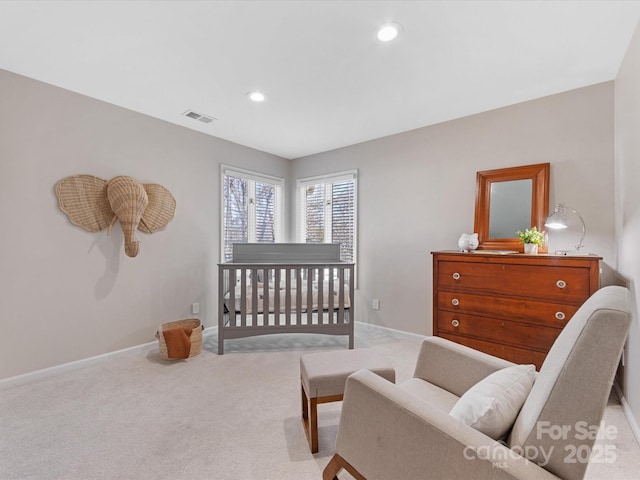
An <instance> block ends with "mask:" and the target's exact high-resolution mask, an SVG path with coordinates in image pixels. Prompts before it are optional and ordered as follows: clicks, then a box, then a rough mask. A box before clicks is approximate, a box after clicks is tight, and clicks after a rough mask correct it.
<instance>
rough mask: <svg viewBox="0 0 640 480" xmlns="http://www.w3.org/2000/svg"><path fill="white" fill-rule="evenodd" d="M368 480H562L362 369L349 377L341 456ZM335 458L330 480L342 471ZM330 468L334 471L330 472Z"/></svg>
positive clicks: (328, 475)
mask: <svg viewBox="0 0 640 480" xmlns="http://www.w3.org/2000/svg"><path fill="white" fill-rule="evenodd" d="M335 458H337V459H338V461H342V460H344V461H345V462H346V463H347V465H341V466H344V467H345V468H348V469H349V468H352V469H355V470H357V471H358V473H360V474H361V475H363V476H364V477H365V478H366V479H368V480H376V479H389V478H402V479H418V478H419V479H421V480H422V479H424V480H429V479H434V480H435V479H437V480H441V479H443V478H473V479H477V480H482V479H491V480H503V479H525V480H534V479H535V480H558V477H556V476H554V475H552V474H551V473H549V472H548V471H546V470H544V469H543V468H541V467H540V466H538V465H537V464H535V463H533V462H530V461H528V460H526V459H525V458H523V457H521V456H519V455H517V454H516V453H515V452H514V451H512V450H510V449H508V448H507V447H505V446H504V445H502V444H500V443H498V442H496V441H494V440H492V439H491V438H489V437H487V436H486V435H484V434H482V433H480V432H478V431H476V430H474V429H472V428H471V427H469V426H467V425H465V424H464V423H462V422H460V421H459V420H457V419H455V418H453V417H451V416H449V414H448V413H447V412H444V411H442V410H440V409H438V408H436V407H433V406H431V405H430V404H429V403H427V402H425V401H422V400H420V399H419V398H417V397H414V396H413V395H410V394H407V393H406V392H404V391H403V390H402V389H401V388H398V387H397V386H396V385H394V384H392V383H390V382H388V381H386V380H384V379H383V378H381V377H379V376H378V375H375V374H373V373H371V372H370V371H368V370H360V371H358V372H356V373H354V374H353V375H351V376H350V377H349V378H348V379H347V384H346V390H345V395H344V403H343V406H342V414H341V418H340V427H339V430H338V438H337V440H336V455H335V456H334V459H335ZM341 466H340V465H339V466H338V467H339V468H335V467H336V464H335V463H334V460H332V461H331V462H330V463H329V465H328V466H327V468H326V469H325V478H332V477H333V475H336V474H337V472H338V471H339V470H340V469H341V468H340V467H341ZM328 470H331V471H328Z"/></svg>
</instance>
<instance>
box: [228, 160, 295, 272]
mask: <svg viewBox="0 0 640 480" xmlns="http://www.w3.org/2000/svg"><path fill="white" fill-rule="evenodd" d="M283 185H284V180H282V179H281V178H276V177H269V176H266V175H261V174H257V173H254V172H248V171H245V170H239V169H234V168H230V167H225V166H223V167H222V228H221V231H222V240H221V242H220V243H221V245H222V261H223V262H227V261H229V260H231V259H232V256H233V244H234V243H247V242H251V243H275V242H281V241H282V230H283V225H282V223H283V218H284V213H283V210H282V197H283V188H284V187H283Z"/></svg>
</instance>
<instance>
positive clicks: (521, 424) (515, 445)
mask: <svg viewBox="0 0 640 480" xmlns="http://www.w3.org/2000/svg"><path fill="white" fill-rule="evenodd" d="M629 325H630V312H629V292H628V290H627V289H625V288H623V287H613V286H612V287H605V288H602V289H600V290H598V291H597V292H596V293H595V294H593V295H592V296H591V297H590V298H589V299H588V300H587V301H586V302H585V303H584V304H583V305H582V306H581V307H580V309H579V310H578V311H577V312H576V314H575V315H574V316H573V317H572V318H571V320H570V321H569V322H568V324H567V325H566V326H565V328H564V329H563V331H562V332H561V334H560V335H559V336H558V338H557V340H556V342H555V343H554V345H553V347H552V348H551V350H550V351H549V354H548V355H547V357H546V359H545V362H544V363H543V365H542V367H541V369H540V372H539V373H538V374H537V376H536V378H535V382H534V383H533V387H532V388H531V390H530V392H529V393H528V396H526V400H525V401H524V404H523V405H522V408H521V409H520V411H519V413H518V414H517V417H516V418H515V422H514V423H513V427H512V428H511V429H510V433H509V434H508V435H507V436H506V437H505V438H504V439H499V440H500V441H497V440H494V439H492V438H490V437H488V436H487V435H485V434H484V433H481V432H480V431H478V430H476V429H474V428H472V427H470V426H469V425H467V424H466V423H465V422H463V421H462V420H459V419H458V418H454V417H453V416H451V415H450V414H449V412H450V410H451V409H452V407H453V406H454V405H455V404H456V403H457V402H458V400H459V398H460V397H461V396H463V395H464V393H465V392H467V391H468V390H469V389H470V388H471V387H472V386H474V385H476V384H477V383H478V382H480V381H481V380H483V379H484V378H485V377H487V376H488V375H490V374H492V373H493V372H497V371H499V370H502V369H504V368H507V367H510V366H513V365H514V364H512V363H511V362H508V361H505V360H502V359H499V358H496V357H493V356H491V355H487V354H484V353H482V352H478V351H476V350H473V349H470V348H467V347H464V346H462V345H458V344H456V343H453V342H449V341H447V340H445V339H442V338H438V337H429V338H426V339H425V340H424V342H423V344H422V347H421V351H420V353H419V355H418V360H417V363H416V368H415V373H414V377H413V378H411V379H409V380H408V381H406V382H404V383H401V384H399V385H395V384H392V383H390V382H388V381H386V380H384V379H383V378H381V377H379V376H378V375H375V374H373V373H371V372H369V371H367V370H360V371H358V372H356V373H354V374H353V375H351V376H350V377H349V378H348V380H347V384H346V389H345V394H344V403H343V407H342V414H341V417H340V426H339V429H338V436H337V439H336V453H335V455H334V456H333V457H332V458H331V460H330V462H329V464H328V465H327V466H326V468H325V470H324V472H323V479H324V480H335V479H337V475H338V474H339V472H340V471H341V470H342V469H345V470H347V471H348V472H349V473H350V474H351V475H353V476H354V477H355V478H356V479H358V480H362V479H369V480H375V479H390V478H395V479H400V480H414V479H415V480H425V479H426V480H428V479H434V480H435V479H437V480H447V479H452V480H453V479H463V478H473V479H475V480H481V479H492V480H494V479H495V480H498V479H556V480H557V479H563V480H580V479H582V478H583V477H584V474H585V471H586V468H587V465H588V458H589V454H590V453H591V450H592V447H593V445H594V442H595V437H596V434H595V432H597V429H598V426H599V425H600V421H601V419H602V415H603V413H604V409H605V406H606V403H607V399H608V397H609V394H610V390H611V385H612V382H613V378H614V375H615V372H616V369H617V366H618V362H619V359H620V355H621V353H622V348H623V346H624V343H625V340H626V337H627V333H628V329H629ZM585 452H586V453H585Z"/></svg>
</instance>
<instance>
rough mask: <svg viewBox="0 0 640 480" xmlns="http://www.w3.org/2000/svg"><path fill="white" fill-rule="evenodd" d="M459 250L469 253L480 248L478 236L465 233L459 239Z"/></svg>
mask: <svg viewBox="0 0 640 480" xmlns="http://www.w3.org/2000/svg"><path fill="white" fill-rule="evenodd" d="M458 248H460V251H461V252H469V251H471V250H475V249H476V248H478V234H477V233H471V234H469V233H463V234H462V235H461V236H460V238H459V239H458Z"/></svg>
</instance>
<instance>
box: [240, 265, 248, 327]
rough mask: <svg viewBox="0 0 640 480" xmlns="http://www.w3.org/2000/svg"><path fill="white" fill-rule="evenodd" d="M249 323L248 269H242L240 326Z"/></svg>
mask: <svg viewBox="0 0 640 480" xmlns="http://www.w3.org/2000/svg"><path fill="white" fill-rule="evenodd" d="M246 325H247V270H246V269H245V268H241V269H240V326H241V327H245V326H246Z"/></svg>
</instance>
